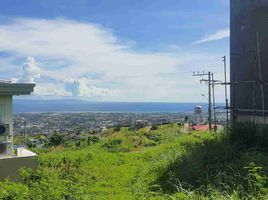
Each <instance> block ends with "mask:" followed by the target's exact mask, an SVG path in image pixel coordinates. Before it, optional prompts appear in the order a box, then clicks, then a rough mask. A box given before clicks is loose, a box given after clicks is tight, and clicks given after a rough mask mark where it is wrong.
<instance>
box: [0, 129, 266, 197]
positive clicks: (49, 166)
mask: <svg viewBox="0 0 268 200" xmlns="http://www.w3.org/2000/svg"><path fill="white" fill-rule="evenodd" d="M40 152H41V154H40V155H39V168H38V170H35V171H32V170H22V177H23V182H22V183H12V182H9V181H6V182H2V183H1V184H0V198H1V199H34V200H35V199H48V200H50V199H51V200H52V199H53V200H57V199H124V200H125V199H263V198H266V197H267V194H268V192H267V189H266V188H267V177H266V175H267V166H268V165H267V164H268V162H267V161H268V159H267V158H268V156H267V155H266V154H265V153H262V152H257V151H253V150H247V151H243V152H240V151H237V149H236V148H235V147H234V146H232V145H230V144H229V137H228V135H227V134H225V133H219V134H213V133H206V132H203V133H197V132H192V133H188V134H183V133H181V132H180V127H179V126H178V125H164V126H159V127H158V128H157V129H156V130H153V131H149V130H148V129H146V128H143V129H140V130H138V131H130V130H129V129H128V128H121V130H120V131H119V132H114V133H113V131H112V130H108V131H107V133H106V137H105V138H103V139H101V140H100V141H99V142H95V143H91V144H90V145H86V144H82V145H81V147H79V148H78V147H75V146H70V147H63V146H58V147H52V148H50V149H48V150H46V151H43V153H42V151H40Z"/></svg>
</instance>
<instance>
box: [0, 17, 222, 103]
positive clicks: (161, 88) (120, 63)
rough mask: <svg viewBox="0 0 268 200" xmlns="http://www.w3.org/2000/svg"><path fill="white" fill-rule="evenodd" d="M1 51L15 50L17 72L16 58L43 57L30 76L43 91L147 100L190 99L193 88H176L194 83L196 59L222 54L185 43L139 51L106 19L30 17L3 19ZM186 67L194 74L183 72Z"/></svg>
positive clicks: (201, 62) (208, 59) (38, 90)
mask: <svg viewBox="0 0 268 200" xmlns="http://www.w3.org/2000/svg"><path fill="white" fill-rule="evenodd" d="M173 47H175V46H173ZM176 48H177V46H176ZM0 51H4V52H9V53H10V54H11V55H12V56H11V57H10V58H11V59H9V60H6V62H5V64H7V65H9V66H10V67H12V69H14V70H13V71H14V74H13V76H14V75H18V74H17V72H16V71H18V70H19V68H20V66H18V68H17V70H16V69H15V66H14V61H16V62H17V61H18V60H19V59H21V58H25V57H27V56H28V55H31V56H33V57H34V58H36V59H37V61H38V65H40V66H42V75H41V77H40V78H38V76H39V75H38V74H39V71H38V70H37V69H36V68H33V69H34V70H28V74H25V75H24V79H28V80H29V81H32V80H34V79H36V80H37V88H36V94H38V95H59V96H70V95H71V96H78V97H94V96H100V97H103V98H105V100H111V99H113V100H120V101H125V100H128V101H136V100H137V101H138V100H143V99H144V98H145V97H146V100H147V101H153V100H157V101H160V100H166V101H169V100H170V101H175V100H177V101H179V100H180V97H183V98H184V99H187V96H188V95H189V94H188V93H184V94H182V93H181V94H178V93H176V95H174V94H173V93H174V91H176V92H177V91H178V90H180V89H181V90H184V88H185V87H190V88H191V87H193V83H192V82H191V81H192V76H191V74H192V71H193V70H196V68H195V67H196V64H198V65H202V66H207V65H208V64H212V66H213V65H214V66H215V59H216V58H217V57H218V58H220V57H221V56H222V55H213V54H204V53H191V52H187V51H185V50H184V49H183V48H181V49H178V48H177V49H176V54H175V53H165V52H162V53H161V52H160V53H159V52H158V53H155V52H146V53H144V52H138V51H135V50H134V49H133V44H129V43H123V42H122V41H120V40H119V39H118V38H117V37H116V36H115V35H114V34H113V33H112V31H111V30H108V29H105V28H104V27H102V26H100V25H96V24H92V23H85V22H79V21H73V20H66V19H49V20H48V19H30V18H15V19H13V22H12V23H9V24H7V23H5V24H0ZM31 62H32V61H30V62H29V63H31ZM35 64H36V63H35ZM31 66H32V65H31ZM7 67H8V66H6V67H5V68H7ZM29 69H31V68H29ZM0 70H2V69H0ZM181 71H183V72H185V71H187V73H188V74H187V75H185V74H180V72H181ZM8 73H9V74H10V73H11V72H10V70H9V71H8ZM166 74H177V75H176V76H172V77H166ZM182 79H183V80H184V81H183V82H182V81H181V80H182ZM186 79H187V80H186ZM185 83H188V85H185ZM194 84H195V83H194ZM181 85H183V86H181ZM54 86H55V87H54ZM182 87H183V88H182ZM55 88H56V89H55ZM177 94H178V95H177ZM198 94H199V93H198Z"/></svg>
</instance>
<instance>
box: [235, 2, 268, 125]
mask: <svg viewBox="0 0 268 200" xmlns="http://www.w3.org/2000/svg"><path fill="white" fill-rule="evenodd" d="M230 54H231V55H230V59H231V72H230V78H231V114H232V119H233V121H237V122H245V121H250V122H256V123H260V124H263V123H265V124H268V112H266V110H268V82H267V81H268V0H231V49H230Z"/></svg>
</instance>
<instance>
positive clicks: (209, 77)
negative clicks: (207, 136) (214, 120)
mask: <svg viewBox="0 0 268 200" xmlns="http://www.w3.org/2000/svg"><path fill="white" fill-rule="evenodd" d="M208 122H209V130H210V131H211V130H212V126H211V72H208Z"/></svg>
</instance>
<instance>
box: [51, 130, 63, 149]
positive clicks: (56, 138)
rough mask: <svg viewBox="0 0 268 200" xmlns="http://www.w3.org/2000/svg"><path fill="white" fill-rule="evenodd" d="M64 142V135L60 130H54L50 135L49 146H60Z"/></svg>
mask: <svg viewBox="0 0 268 200" xmlns="http://www.w3.org/2000/svg"><path fill="white" fill-rule="evenodd" d="M63 143H64V136H63V135H62V134H60V133H58V132H54V133H53V134H52V135H51V136H50V137H49V143H48V145H49V146H58V145H61V144H63Z"/></svg>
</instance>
